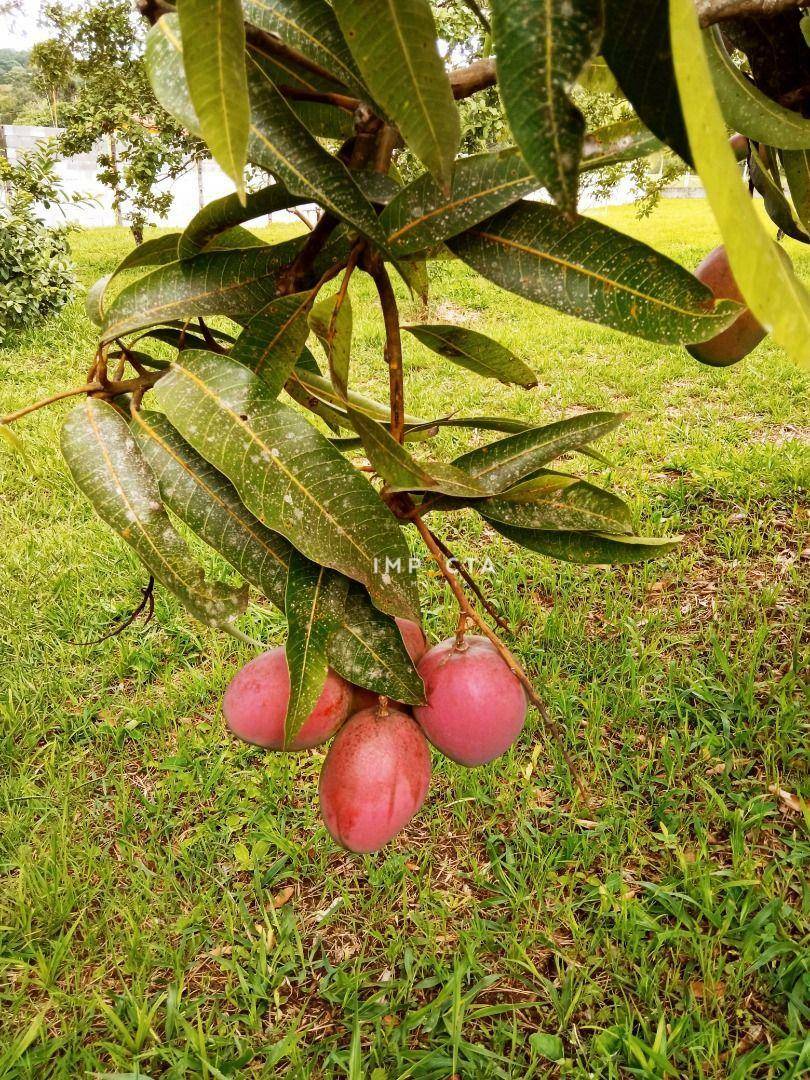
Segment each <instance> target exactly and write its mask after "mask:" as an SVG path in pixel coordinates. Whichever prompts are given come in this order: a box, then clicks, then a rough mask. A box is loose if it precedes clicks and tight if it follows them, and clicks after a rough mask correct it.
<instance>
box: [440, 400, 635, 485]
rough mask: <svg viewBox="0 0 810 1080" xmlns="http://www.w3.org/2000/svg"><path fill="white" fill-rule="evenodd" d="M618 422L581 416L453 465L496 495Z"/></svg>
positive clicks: (607, 416)
mask: <svg viewBox="0 0 810 1080" xmlns="http://www.w3.org/2000/svg"><path fill="white" fill-rule="evenodd" d="M622 419H623V416H622V414H621V413H609V412H593V413H582V414H581V415H580V416H571V417H569V419H567V420H558V421H557V422H556V423H554V424H545V425H543V426H542V427H534V428H528V429H527V430H526V431H521V432H518V433H517V434H516V435H509V436H507V438H505V439H499V440H498V441H497V442H494V443H489V444H488V445H487V446H480V447H478V448H477V449H475V450H470V451H468V452H467V453H466V454H462V455H461V457H459V458H456V460H455V461H454V462H453V464H454V465H456V466H457V467H458V468H460V469H464V471H465V472H467V473H469V474H470V476H474V477H475V479H476V480H478V481H479V483H480V484H482V485H483V487H484V488H485V490H486V492H487V494H489V495H497V494H499V493H500V492H502V491H506V490H507V489H508V488H511V487H514V486H515V485H516V484H519V483H520V481H521V480H524V479H525V478H526V477H528V476H529V475H530V474H533V473H535V472H536V471H537V470H538V469H542V468H543V466H544V465H547V464H548V463H549V462H550V461H553V460H554V459H555V458H558V457H559V456H560V455H561V454H565V453H568V452H569V451H571V450H578V449H580V448H581V447H583V446H587V445H588V443H591V442H594V441H595V440H596V439H599V438H601V437H602V436H603V435H606V434H607V433H608V432H609V431H612V430H613V429H614V428H615V427H617V426H618V425H619V424H620V423H621V421H622Z"/></svg>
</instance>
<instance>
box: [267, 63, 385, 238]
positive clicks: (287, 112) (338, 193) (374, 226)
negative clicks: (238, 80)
mask: <svg viewBox="0 0 810 1080" xmlns="http://www.w3.org/2000/svg"><path fill="white" fill-rule="evenodd" d="M248 84H249V87H250V103H251V110H252V111H251V122H250V131H251V138H250V159H251V161H253V162H254V163H255V164H256V165H260V166H261V167H262V168H263V169H267V170H268V171H269V172H271V173H273V175H274V176H275V177H277V179H278V180H280V181H281V183H283V184H284V185H285V186H286V187H287V188H288V190H289V191H291V192H293V193H294V194H296V195H301V196H303V197H304V198H306V199H308V200H310V201H312V202H317V203H318V204H319V205H320V206H322V207H323V208H324V209H325V210H330V211H331V212H332V213H333V214H335V215H336V216H337V217H339V218H341V219H342V220H344V221H348V222H349V223H350V224H351V225H354V226H355V227H356V228H357V229H359V230H360V232H361V233H363V234H364V235H365V236H368V237H370V238H371V239H372V240H374V241H376V242H377V243H379V244H380V245H383V246H384V244H385V237H384V235H383V233H382V230H381V229H380V226H379V222H378V220H377V215H376V214H375V213H374V208H373V207H372V205H371V203H370V202H369V201H368V200H367V199H366V197H365V196H364V195H363V193H362V191H361V190H360V188H359V187H358V186H357V182H356V180H355V179H354V175H356V174H352V173H350V172H349V170H348V169H347V168H346V166H345V165H344V164H343V162H342V161H339V160H338V158H336V157H334V156H333V155H332V154H330V153H329V152H328V151H327V150H325V149H324V148H323V147H322V146H321V144H320V143H319V142H318V140H317V139H316V138H315V136H314V135H313V134H312V133H311V132H310V131H308V130H307V129H306V128H305V127H304V126H303V124H302V123H301V121H300V120H299V119H298V117H297V116H296V115H295V113H294V112H293V111H292V109H291V108H290V106H289V105H288V104H287V102H286V101H285V100H284V98H283V97H282V96H281V94H280V93H279V92H278V90H276V88H275V86H274V85H273V84H272V83H271V82H270V80H269V79H268V78H267V76H266V75H265V74H264V72H263V71H262V70H261V68H259V67H258V66H257V65H256V64H255V63H254V62H253V61H250V63H249V66H248Z"/></svg>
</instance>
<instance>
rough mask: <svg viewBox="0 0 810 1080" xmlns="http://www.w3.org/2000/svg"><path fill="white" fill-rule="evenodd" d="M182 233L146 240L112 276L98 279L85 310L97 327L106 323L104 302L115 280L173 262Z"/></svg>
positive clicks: (85, 304) (86, 299) (92, 287)
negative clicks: (142, 269)
mask: <svg viewBox="0 0 810 1080" xmlns="http://www.w3.org/2000/svg"><path fill="white" fill-rule="evenodd" d="M179 238H180V233H176V232H175V233H166V234H165V235H164V236H155V237H153V238H152V239H151V240H145V241H144V242H143V243H142V244H139V245H138V247H136V248H134V249H133V250H132V251H130V252H129V253H128V254H127V255H125V256H124V258H123V259H122V260H121V262H120V263H119V264H118V266H116V268H115V270H113V272H112V273H111V274H105V275H104V277H101V278H99V279H98V281H96V282H94V284H93V285H91V286H90V288H89V289H88V291H87V296H86V298H85V303H84V309H85V311H86V312H87V315H88V317H89V318H90V321H91V322H93V323H95V325H96V326H102V325H103V323H104V301H105V299H106V295H107V288H108V286H109V284H110V282H111V281H112V280H113V278H115V277H117V276H118V275H119V274H121V273H123V272H124V271H125V270H135V269H138V268H139V267H142V266H162V265H163V264H164V263H168V262H173V261H174V260H175V259H176V258H177V257H178V256H177V244H178V240H179Z"/></svg>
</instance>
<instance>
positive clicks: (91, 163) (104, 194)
mask: <svg viewBox="0 0 810 1080" xmlns="http://www.w3.org/2000/svg"><path fill="white" fill-rule="evenodd" d="M3 134H4V136H5V145H6V154H7V156H8V159H9V161H11V162H14V161H16V160H17V158H18V157H19V155H20V154H21V153H25V151H26V150H30V149H32V148H33V147H34V146H36V144H37V143H38V142H40V141H42V140H43V139H49V138H52V137H53V136H54V135H56V134H58V129H57V128H52V127H33V126H26V125H22V124H6V125H4V126H3ZM102 152H106V153H109V147H107V146H103V144H102V143H99V144H98V146H97V147H96V148H95V149H94V150H93V151H92V152H91V153H89V154H77V155H75V157H71V158H65V159H63V160H62V161H60V162H59V163H58V165H57V172H58V173H59V176H60V177H61V178H62V181H63V187H64V190H65V192H66V193H70V194H74V193H75V194H80V195H87V196H89V197H90V201H88V202H86V203H82V204H80V205H78V206H65V207H64V214H63V212H62V211H61V210H60V209H58V208H57V207H51V208H50V209H48V210H46V211H44V215H43V216H44V217H45V218H46V220H47V221H49V222H51V221H52V222H58V221H64V220H65V217H67V219H68V220H69V221H73V222H76V223H77V224H79V225H84V226H86V227H92V226H98V225H115V224H116V220H115V212H114V211H113V209H112V198H111V195H110V192H109V189H108V188H105V187H103V186H102V185H101V184H99V182H98V180H97V179H96V172H97V170H98V165H97V162H96V156H97V154H99V153H102ZM157 190H158V191H171V192H172V195H173V197H174V198H173V201H172V206H171V209H170V211H169V213H168V214H167V215H166V217H165V218H164V219H163V220H162V221H161V222H160V224H162V225H171V226H175V227H178V228H182V227H184V226H185V225H187V224H188V222H189V221H190V219H191V218H192V217H193V216H194V214H196V213H197V211H198V210H199V209H200V207H201V206H204V205H205V204H206V203H208V202H210V201H211V200H212V199H217V198H219V197H220V196H221V195H228V194H230V193H231V192H232V191H233V190H234V186H233V182H232V181H231V180H229V179H228V177H227V176H226V175H225V173H223V172H222V170H221V169H220V168H219V166H218V165H216V164H215V163H214V162H213V161H202V162H200V163H199V167H198V166H196V165H193V166H192V167H191V168H190V169H189V170H188V172H186V173H184V174H183V175H182V176H180V177H177V178H176V179H174V180H171V181H163V182H161V183H159V184H158V185H157ZM2 198H3V191H2V186H0V200H2ZM273 217H274V219H275V220H278V221H289V220H295V215H293V214H290V213H289V212H288V211H286V210H283V211H280V212H279V213H278V214H274V215H273ZM264 221H266V219H263V221H258V222H256V224H257V225H259V224H263V223H264Z"/></svg>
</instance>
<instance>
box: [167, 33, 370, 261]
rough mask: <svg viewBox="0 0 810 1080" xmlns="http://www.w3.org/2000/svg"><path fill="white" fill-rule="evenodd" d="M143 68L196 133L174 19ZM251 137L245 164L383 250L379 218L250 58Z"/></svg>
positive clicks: (172, 110)
mask: <svg viewBox="0 0 810 1080" xmlns="http://www.w3.org/2000/svg"><path fill="white" fill-rule="evenodd" d="M146 57H147V68H148V71H149V79H150V82H151V84H152V89H153V90H154V92H155V96H156V97H157V99H158V101H159V102H160V103H161V105H162V106H163V107H164V109H166V111H167V112H169V113H171V115H172V116H174V117H175V119H177V120H178V121H179V122H180V123H181V124H182V125H183V126H184V127H186V128H188V130H189V131H191V132H193V133H194V134H199V133H200V125H199V120H198V118H197V117H196V114H195V113H194V108H193V105H192V104H191V99H190V97H189V94H188V86H187V85H186V82H185V78H184V74H183V53H182V43H181V41H180V36H179V34H178V32H177V22H176V16H174V15H173V14H168V15H163V16H162V17H161V18H160V19H159V20H158V22H157V23H156V24H155V26H153V27H152V29H151V31H150V32H149V35H148V37H147V54H146ZM247 70H248V91H249V95H250V108H251V113H250V136H249V139H248V151H247V155H248V160H249V161H251V162H253V163H254V164H255V165H259V166H260V167H261V168H263V169H266V170H267V171H268V172H270V173H272V174H273V175H274V176H275V177H276V179H278V180H279V181H280V182H281V183H282V184H283V185H284V186H285V187H286V188H287V190H288V191H290V192H291V193H292V194H293V195H298V196H299V197H300V200H301V201H303V202H317V203H319V204H320V205H321V206H323V207H324V208H325V209H328V210H330V211H331V212H332V213H334V214H336V215H337V216H338V217H340V218H343V219H344V220H346V221H348V222H350V223H351V224H352V225H354V226H355V227H356V228H358V229H359V230H360V231H361V232H362V233H364V234H365V235H366V236H369V237H371V238H372V239H373V240H375V241H376V242H377V243H378V244H380V245H381V246H383V245H384V237H383V235H382V232H381V231H380V229H379V225H378V222H377V216H376V214H375V213H374V209H373V207H372V206H371V204H370V203H369V202H368V200H367V199H366V198H365V197H364V196H363V194H362V192H361V191H360V189H359V188H358V186H357V183H356V181H355V180H353V178H352V174H350V173H349V170H348V169H347V168H346V166H345V165H344V164H343V163H342V162H341V161H339V160H338V159H337V158H336V157H334V156H333V155H332V154H330V153H329V152H328V151H327V150H325V149H324V148H323V147H322V146H321V145H320V143H319V142H318V140H317V139H316V138H315V136H314V135H313V134H312V132H311V131H309V130H308V129H307V128H306V127H305V126H304V125H303V124H302V122H301V120H299V118H298V116H297V115H296V113H295V112H294V110H293V109H292V108H291V107H290V106H289V105H288V104H287V102H286V101H285V100H284V98H283V97H282V96H281V94H280V93H279V92H278V90H276V88H275V86H274V85H273V83H272V82H271V80H270V79H269V78H268V76H267V74H266V72H265V71H264V70H263V68H262V66H260V65H259V64H258V63H257V62H256V61H255V59H253V58H252V57H251V56H250V55H249V57H248V64H247Z"/></svg>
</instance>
